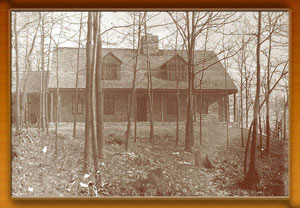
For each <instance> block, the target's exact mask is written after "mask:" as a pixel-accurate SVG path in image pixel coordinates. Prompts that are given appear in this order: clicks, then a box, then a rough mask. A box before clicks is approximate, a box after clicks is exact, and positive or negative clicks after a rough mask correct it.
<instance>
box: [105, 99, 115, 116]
mask: <svg viewBox="0 0 300 208" xmlns="http://www.w3.org/2000/svg"><path fill="white" fill-rule="evenodd" d="M103 111H104V114H114V113H115V99H114V97H113V96H112V95H105V96H104V106H103Z"/></svg>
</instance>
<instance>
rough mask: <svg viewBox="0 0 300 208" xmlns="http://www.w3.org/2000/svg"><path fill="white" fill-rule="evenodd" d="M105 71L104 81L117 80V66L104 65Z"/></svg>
mask: <svg viewBox="0 0 300 208" xmlns="http://www.w3.org/2000/svg"><path fill="white" fill-rule="evenodd" d="M102 69H103V79H104V80H116V79H117V70H118V66H117V64H107V63H104V64H103V65H102Z"/></svg>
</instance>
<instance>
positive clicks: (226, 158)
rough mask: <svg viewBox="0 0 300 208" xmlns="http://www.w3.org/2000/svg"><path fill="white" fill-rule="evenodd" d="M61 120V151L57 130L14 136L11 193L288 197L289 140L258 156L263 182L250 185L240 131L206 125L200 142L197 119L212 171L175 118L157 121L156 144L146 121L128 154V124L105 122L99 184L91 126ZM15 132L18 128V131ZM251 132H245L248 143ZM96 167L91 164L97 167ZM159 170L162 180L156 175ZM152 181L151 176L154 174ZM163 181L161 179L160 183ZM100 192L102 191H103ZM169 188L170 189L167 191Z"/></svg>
mask: <svg viewBox="0 0 300 208" xmlns="http://www.w3.org/2000/svg"><path fill="white" fill-rule="evenodd" d="M77 126H78V128H77V136H76V137H75V138H73V137H72V125H71V124H60V127H59V137H58V152H57V154H55V134H54V129H50V133H49V136H45V134H43V133H41V134H40V135H39V134H38V130H37V129H34V128H32V129H29V130H28V131H25V130H24V131H23V132H21V133H20V135H19V136H13V138H12V163H11V164H12V196H14V197H27V196H29V197H75V196H77V197H87V196H161V195H164V196H170V197H176V196H200V197H215V196H220V197H221V196H222V197H223V196H225V197H226V196H246V197H247V196H287V195H288V143H287V142H283V141H279V140H273V139H272V140H271V154H270V156H265V157H263V158H262V159H260V158H257V170H258V173H259V177H260V183H259V184H258V186H257V187H256V188H255V189H243V188H241V187H240V185H239V184H240V182H241V181H242V180H243V178H244V173H243V168H244V167H243V162H244V152H245V148H244V147H243V148H242V147H241V134H240V129H239V128H237V127H232V126H230V128H229V129H228V144H229V145H228V147H227V145H226V144H227V140H226V135H227V133H226V127H225V126H222V125H220V126H203V140H202V145H200V144H199V123H195V126H194V130H195V149H197V150H199V151H200V153H201V155H202V157H206V155H207V158H208V159H209V160H210V162H211V164H212V166H213V167H212V168H206V167H204V166H200V167H197V166H195V165H194V164H195V162H194V154H192V153H188V152H185V151H184V132H185V124H184V123H180V140H179V145H178V146H177V147H175V128H176V125H175V123H155V126H154V131H155V138H154V141H153V142H152V143H150V142H149V137H148V135H149V125H148V123H139V124H138V128H137V135H138V138H137V142H136V143H133V138H131V140H130V149H129V151H128V152H125V151H124V140H125V136H124V133H125V130H126V123H105V127H104V131H105V138H106V151H105V155H106V157H105V159H102V160H100V161H99V177H100V178H101V186H100V187H97V188H96V187H95V185H94V182H93V177H92V171H87V172H83V149H84V125H83V124H78V125H77ZM12 135H14V132H13V133H12ZM246 138H247V132H246V131H245V134H244V144H246ZM90 169H91V168H90ZM157 171H158V173H159V174H158V175H159V176H158V178H155V174H152V173H157ZM153 175H154V179H153V177H152V178H151V179H149V176H153ZM153 181H159V184H157V183H155V182H154V183H153ZM96 190H97V191H96ZM162 193H163V194H162Z"/></svg>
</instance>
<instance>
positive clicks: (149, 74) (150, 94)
mask: <svg viewBox="0 0 300 208" xmlns="http://www.w3.org/2000/svg"><path fill="white" fill-rule="evenodd" d="M146 17H147V13H146V12H144V32H145V38H146V43H147V42H148V37H147V20H146ZM147 45H148V43H147ZM146 61H147V64H146V66H147V90H148V105H149V122H150V123H149V124H150V135H149V139H150V142H152V141H153V137H154V129H153V92H152V72H151V68H150V57H149V48H148V47H147V60H146Z"/></svg>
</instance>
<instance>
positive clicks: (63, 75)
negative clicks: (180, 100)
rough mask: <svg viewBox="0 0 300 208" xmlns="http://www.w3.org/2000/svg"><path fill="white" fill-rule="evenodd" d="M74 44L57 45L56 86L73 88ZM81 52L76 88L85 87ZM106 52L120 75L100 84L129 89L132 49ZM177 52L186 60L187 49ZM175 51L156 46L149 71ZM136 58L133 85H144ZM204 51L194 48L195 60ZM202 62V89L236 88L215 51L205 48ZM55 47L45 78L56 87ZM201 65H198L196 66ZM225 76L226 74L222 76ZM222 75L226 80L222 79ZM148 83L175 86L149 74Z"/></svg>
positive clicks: (184, 83)
mask: <svg viewBox="0 0 300 208" xmlns="http://www.w3.org/2000/svg"><path fill="white" fill-rule="evenodd" d="M77 50H78V49H77V48H58V59H59V62H58V77H59V79H58V80H59V87H60V88H75V81H76V80H75V79H76V57H77ZM85 52H86V50H85V49H84V48H81V49H80V50H79V54H80V56H79V57H80V59H79V79H78V88H85V72H86V71H85ZM108 53H112V54H113V55H114V56H116V57H117V58H118V59H119V60H120V61H121V62H122V64H121V79H120V80H104V81H103V86H104V88H110V89H130V88H131V85H132V80H133V67H134V54H135V50H133V49H120V48H103V49H102V57H104V56H106V55H107V54H108ZM177 54H179V55H180V56H181V57H182V58H183V59H184V60H185V61H187V52H186V51H183V52H182V51H180V52H178V53H177ZM175 55H176V52H175V51H174V50H159V53H158V54H156V55H151V56H150V67H151V69H152V70H153V71H156V70H159V69H160V67H161V66H162V65H163V64H164V63H166V62H167V61H168V60H170V59H171V58H172V57H174V56H175ZM139 57H140V58H139V62H138V69H139V70H138V72H137V82H136V88H137V89H147V77H146V69H145V68H144V66H145V65H146V56H145V55H143V54H140V56H139ZM203 57H204V51H195V63H199V62H202V61H203ZM205 57H206V59H205V66H204V68H206V67H208V66H210V65H211V66H210V67H209V68H207V69H206V70H205V72H204V76H203V84H202V89H209V90H210V89H212V90H225V89H226V87H227V89H228V90H234V91H237V88H236V86H235V84H234V82H233V80H232V79H231V77H230V76H229V74H228V73H227V72H226V70H225V68H224V67H223V65H222V64H221V63H220V61H219V60H218V58H217V56H216V54H215V53H214V52H213V51H206V52H205ZM56 64H57V62H56V51H55V52H54V54H53V62H52V67H51V72H50V78H49V88H56V87H57V83H56ZM200 65H201V67H200ZM202 65H203V63H201V64H199V65H198V66H195V72H197V71H199V70H201V69H202ZM225 76H226V77H225ZM225 79H226V82H227V83H226V82H225ZM199 80H200V73H198V75H197V76H196V77H195V86H197V85H199ZM152 85H153V89H154V90H158V89H176V82H175V81H168V80H163V79H160V78H157V77H155V76H153V78H152ZM179 88H180V89H186V88H187V81H180V84H179Z"/></svg>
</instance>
